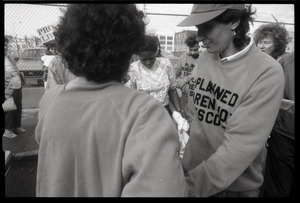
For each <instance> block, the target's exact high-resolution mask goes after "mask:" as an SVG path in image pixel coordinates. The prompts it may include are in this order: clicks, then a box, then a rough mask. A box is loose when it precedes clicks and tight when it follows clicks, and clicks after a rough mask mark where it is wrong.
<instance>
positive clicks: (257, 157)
mask: <svg viewBox="0 0 300 203" xmlns="http://www.w3.org/2000/svg"><path fill="white" fill-rule="evenodd" d="M254 14H255V11H253V9H252V7H251V5H247V6H246V5H244V4H195V5H194V6H193V8H192V12H191V15H190V16H188V17H187V18H186V19H184V20H183V21H182V22H181V23H180V24H179V25H178V26H196V27H197V28H198V37H197V39H198V40H199V41H202V43H203V45H204V46H205V47H206V51H204V52H203V53H202V54H201V55H200V57H199V62H198V64H197V65H196V67H195V69H194V72H193V73H192V79H191V81H190V85H189V97H190V98H189V101H188V109H190V110H191V111H193V115H194V116H193V121H192V124H191V129H190V138H189V142H188V144H187V146H186V149H185V155H184V157H183V160H182V164H183V168H184V170H185V172H186V180H187V183H188V185H189V195H190V196H201V197H208V196H217V197H257V196H258V195H259V188H260V186H261V184H262V182H263V153H262V151H263V149H264V147H265V144H266V141H267V139H268V136H269V134H270V132H271V129H272V127H273V125H274V122H275V119H276V116H277V113H278V110H279V108H280V103H281V99H282V96H283V89H284V75H283V71H282V68H281V66H280V64H279V63H278V62H277V61H276V60H275V59H273V58H272V57H271V56H269V55H268V54H266V53H263V52H262V51H260V50H259V49H258V48H257V47H256V46H255V44H254V43H253V40H252V39H250V37H249V36H248V35H247V33H248V31H249V23H252V22H253V17H252V16H253V15H254Z"/></svg>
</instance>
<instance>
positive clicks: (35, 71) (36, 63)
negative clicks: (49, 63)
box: [17, 47, 46, 86]
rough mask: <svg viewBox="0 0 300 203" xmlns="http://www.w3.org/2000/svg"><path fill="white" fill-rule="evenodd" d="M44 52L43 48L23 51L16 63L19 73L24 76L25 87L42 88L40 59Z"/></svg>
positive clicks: (41, 63) (41, 64)
mask: <svg viewBox="0 0 300 203" xmlns="http://www.w3.org/2000/svg"><path fill="white" fill-rule="evenodd" d="M45 50H46V48H44V47H36V48H30V49H25V50H24V52H23V53H22V55H21V57H20V58H19V60H18V61H17V66H18V68H19V71H20V72H22V73H23V74H24V76H25V80H26V86H44V81H43V69H42V68H43V61H42V60H41V57H42V56H44V54H45Z"/></svg>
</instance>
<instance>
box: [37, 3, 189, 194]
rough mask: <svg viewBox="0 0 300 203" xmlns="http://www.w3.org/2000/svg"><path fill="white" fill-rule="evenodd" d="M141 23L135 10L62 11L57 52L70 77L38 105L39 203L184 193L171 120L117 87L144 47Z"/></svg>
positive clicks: (73, 7)
mask: <svg viewBox="0 0 300 203" xmlns="http://www.w3.org/2000/svg"><path fill="white" fill-rule="evenodd" d="M142 17H143V13H142V12H141V11H138V10H137V8H136V6H135V5H134V4H87V5H86V4H78V5H77V4H70V5H69V6H68V8H67V10H66V12H65V15H64V16H63V17H62V19H61V22H60V23H59V26H58V30H57V36H56V37H57V48H58V50H61V57H62V58H63V59H64V60H65V62H66V64H67V66H66V67H67V68H68V70H70V71H71V72H72V73H73V74H74V75H76V76H77V77H76V78H75V79H74V80H72V81H70V82H68V83H67V84H63V85H56V86H54V87H52V88H50V89H49V90H47V91H46V92H45V94H44V95H43V97H42V99H41V101H40V104H39V121H38V124H37V127H36V131H35V136H36V139H37V142H38V143H39V157H38V169H37V185H36V195H37V196H38V197H121V196H122V197H126V196H131V197H132V196H140V197H161V196H169V197H173V196H185V195H186V194H187V187H186V183H185V178H184V174H183V170H182V167H181V164H180V162H179V160H178V157H177V154H176V153H177V150H178V139H177V136H175V135H176V133H177V130H176V128H175V125H174V123H173V121H172V119H171V118H170V116H169V115H168V113H167V112H166V111H165V110H164V108H163V107H162V106H161V105H160V104H159V103H158V102H156V101H155V100H154V99H153V98H152V97H151V96H149V95H147V94H144V93H141V92H138V91H135V90H132V89H130V88H127V87H125V86H124V84H122V83H121V81H122V80H123V76H124V75H125V74H126V73H127V71H128V68H129V65H130V63H129V62H130V58H131V56H132V54H135V53H137V51H138V50H139V49H140V48H141V47H142V45H143V44H144V42H145V24H144V22H143V20H142ZM162 123H163V124H162Z"/></svg>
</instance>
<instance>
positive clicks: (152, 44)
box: [139, 35, 158, 53]
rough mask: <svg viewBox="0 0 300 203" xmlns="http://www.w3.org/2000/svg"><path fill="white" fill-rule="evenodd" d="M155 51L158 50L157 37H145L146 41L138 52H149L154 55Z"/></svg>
mask: <svg viewBox="0 0 300 203" xmlns="http://www.w3.org/2000/svg"><path fill="white" fill-rule="evenodd" d="M157 49H158V43H157V37H155V36H151V35H146V40H145V43H144V46H143V47H142V48H141V49H140V52H142V51H151V52H153V53H155V52H157ZM140 52H139V53H140Z"/></svg>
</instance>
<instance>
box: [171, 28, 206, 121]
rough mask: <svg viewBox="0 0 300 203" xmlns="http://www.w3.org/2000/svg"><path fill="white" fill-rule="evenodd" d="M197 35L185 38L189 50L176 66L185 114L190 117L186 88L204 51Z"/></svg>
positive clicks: (178, 86)
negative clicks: (187, 108)
mask: <svg viewBox="0 0 300 203" xmlns="http://www.w3.org/2000/svg"><path fill="white" fill-rule="evenodd" d="M196 37H197V35H196V34H195V33H193V34H190V35H189V36H188V37H187V38H186V39H185V41H184V42H185V44H186V45H187V47H188V52H187V53H184V54H182V55H181V56H180V57H179V59H178V62H177V63H176V64H175V66H174V70H175V74H176V78H177V88H178V89H177V90H178V91H179V96H180V103H181V106H182V108H183V110H184V113H185V116H186V117H187V116H188V117H190V114H189V113H188V112H186V105H187V99H188V95H187V91H186V88H187V87H188V84H189V82H190V75H191V73H192V71H193V69H194V67H195V66H196V65H197V63H198V60H199V55H200V53H202V49H201V51H200V46H199V42H198V41H197V40H196Z"/></svg>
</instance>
